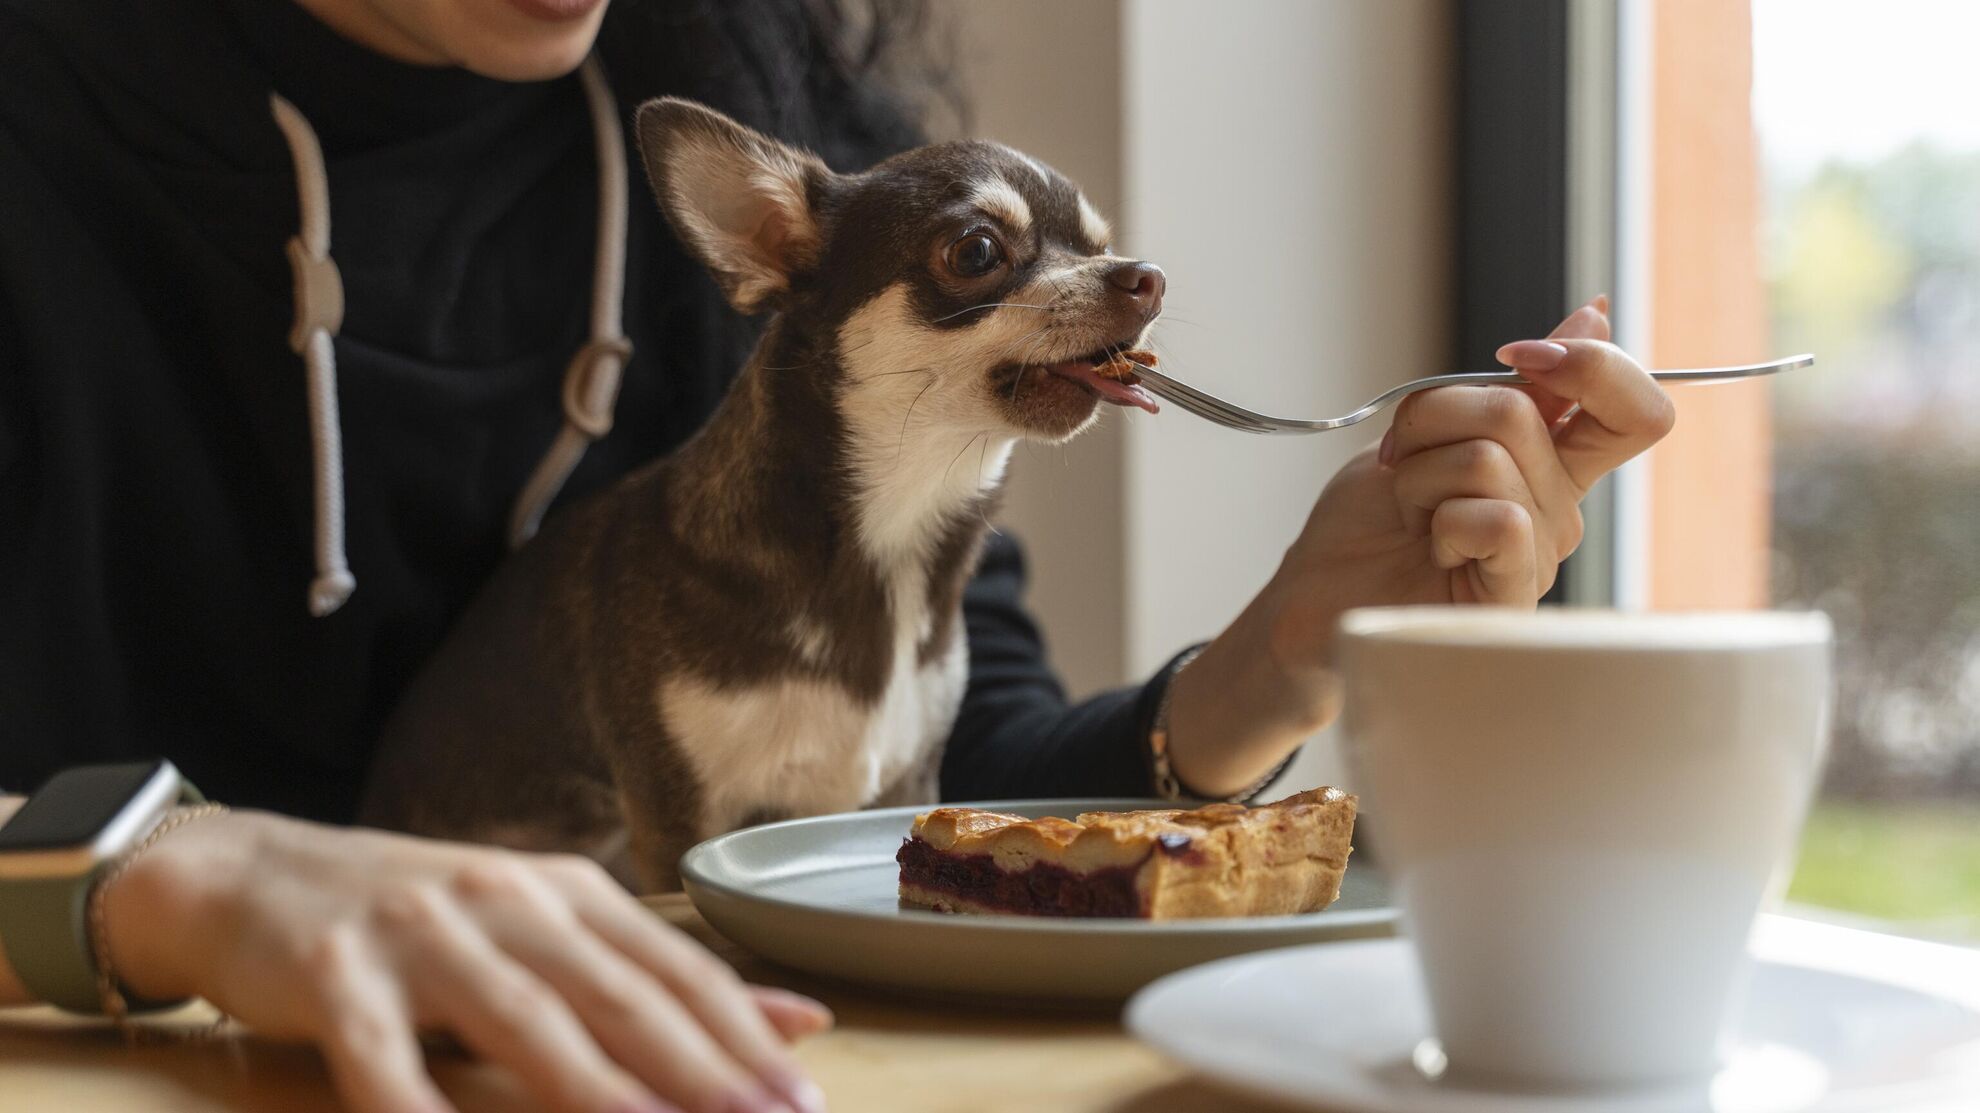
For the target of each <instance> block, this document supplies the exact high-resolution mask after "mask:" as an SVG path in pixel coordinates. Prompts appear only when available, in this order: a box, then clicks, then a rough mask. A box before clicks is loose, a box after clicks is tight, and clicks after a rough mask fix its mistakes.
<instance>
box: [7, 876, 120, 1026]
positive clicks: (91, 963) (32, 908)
mask: <svg viewBox="0 0 1980 1113" xmlns="http://www.w3.org/2000/svg"><path fill="white" fill-rule="evenodd" d="M94 877H95V874H94V873H92V874H90V875H89V876H86V877H37V878H34V879H32V880H25V881H10V882H8V883H7V885H6V886H5V888H4V889H0V945H4V946H5V947H6V948H7V964H8V965H9V966H12V967H13V968H14V974H15V976H17V977H19V978H20V980H21V984H22V985H25V986H27V988H28V992H29V993H31V994H33V995H34V996H35V998H36V999H38V1000H41V1001H45V1002H47V1003H48V1004H51V1005H55V1006H57V1007H59V1008H64V1009H67V1010H69V1011H70V1012H79V1013H95V1012H102V1011H103V1006H102V1004H101V1000H100V997H99V995H98V994H97V992H96V960H95V959H94V958H93V957H91V955H90V948H89V945H88V942H87V940H88V939H89V890H90V884H91V881H92V880H93V878H94Z"/></svg>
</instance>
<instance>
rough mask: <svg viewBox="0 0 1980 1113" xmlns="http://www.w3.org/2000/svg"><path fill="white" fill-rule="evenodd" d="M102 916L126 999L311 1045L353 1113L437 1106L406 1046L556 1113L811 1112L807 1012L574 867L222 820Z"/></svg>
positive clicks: (263, 820)
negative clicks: (168, 1003) (454, 1046)
mask: <svg viewBox="0 0 1980 1113" xmlns="http://www.w3.org/2000/svg"><path fill="white" fill-rule="evenodd" d="M102 900H103V930H104V933H105V936H104V942H105V943H106V944H107V949H108V953H109V955H110V960H111V967H112V969H113V970H114V972H115V973H116V975H117V976H118V978H119V979H120V980H121V981H122V982H123V983H124V984H126V985H127V986H129V987H130V988H131V989H132V990H133V991H134V992H136V993H137V994H139V995H141V996H144V997H149V998H154V999H162V1000H169V999H173V998H177V997H185V996H199V997H203V998H205V999H207V1000H209V1001H211V1002H213V1003H214V1004H215V1005H217V1006H219V1007H220V1008H221V1009H224V1010H225V1011H226V1012H227V1013H228V1014H230V1015H232V1016H234V1017H236V1018H238V1019H239V1020H241V1021H243V1022H245V1023H246V1024H248V1025H249V1026H251V1027H252V1028H254V1030H255V1031H256V1032H257V1033H259V1034H261V1035H264V1036H268V1037H272V1038H277V1039H292V1040H298V1041H305V1042H309V1043H313V1044H316V1045H317V1046H318V1047H320V1048H321V1049H322V1051H323V1054H324V1056H325V1058H326V1059H327V1060H328V1063H329V1067H330V1072H331V1076H332V1078H333V1080H334V1081H335V1083H336V1086H337V1089H338V1091H339V1093H340V1094H341V1095H342V1096H343V1098H344V1101H345V1103H346V1104H347V1105H348V1106H349V1107H351V1108H352V1109H355V1110H360V1111H363V1113H374V1111H376V1113H382V1111H385V1110H403V1109H431V1110H446V1109H448V1108H450V1107H449V1106H448V1105H447V1103H446V1101H445V1099H444V1098H443V1097H442V1095H441V1094H440V1092H439V1090H438V1088H437V1087H436V1086H435V1085H434V1083H433V1081H432V1079H431V1078H430V1077H428V1075H427V1073H426V1067H425V1061H424V1058H423V1056H422V1053H421V1050H420V1044H419V1039H418V1034H419V1033H420V1032H423V1031H445V1032H448V1033H451V1034H452V1035H453V1036H454V1037H455V1038H457V1039H458V1040H459V1041H460V1042H461V1043H462V1044H464V1045H466V1046H467V1047H468V1048H469V1049H471V1050H472V1051H474V1052H475V1053H477V1054H478V1055H480V1056H482V1057H483V1058H486V1059H489V1060H491V1061H493V1062H497V1063H500V1064H502V1065H503V1066H505V1067H507V1068H509V1069H510V1070H512V1071H513V1072H514V1073H515V1074H516V1075H517V1076H518V1077H519V1078H520V1080H521V1081H522V1082H523V1084H524V1085H526V1086H527V1087H528V1088H529V1089H531V1090H532V1091H533V1092H534V1093H535V1095H536V1097H537V1099H538V1100H539V1101H540V1102H541V1103H542V1104H543V1105H544V1106H545V1107H546V1108H550V1109H554V1110H558V1111H560V1113H578V1111H583V1113H604V1111H607V1110H612V1111H618V1110H646V1109H676V1108H677V1109H680V1110H685V1111H689V1113H740V1111H744V1110H747V1111H751V1113H811V1111H813V1110H819V1109H822V1108H823V1101H822V1099H821V1097H820V1095H819V1093H818V1090H817V1088H816V1086H814V1085H813V1084H812V1083H810V1082H809V1081H807V1080H806V1079H805V1077H804V1075H803V1074H802V1072H801V1071H800V1069H799V1067H798V1065H797V1062H796V1060H795V1058H794V1057H793V1056H792V1055H791V1053H790V1051H789V1050H788V1049H787V1047H786V1046H785V1044H786V1042H787V1041H788V1040H790V1039H793V1038H795V1037H797V1036H800V1035H804V1034H807V1033H810V1032H815V1031H818V1030H819V1029H821V1028H824V1027H826V1026H828V1025H829V1024H830V1022H831V1016H830V1014H829V1013H828V1012H826V1011H825V1009H824V1007H823V1006H822V1005H819V1004H818V1003H816V1002H814V1001H811V1000H809V999H807V998H803V997H799V996H797V995H796V994H792V993H787V992H784V991H781V990H770V989H763V988H759V987H751V986H746V985H744V984H743V983H742V982H741V981H740V980H738V979H737V977H736V975H735V973H734V972H733V971H732V970H730V969H729V967H728V966H727V965H725V964H724V963H722V962H721V961H720V960H718V959H716V958H715V957H714V956H712V955H710V954H709V953H708V952H707V951H705V950H703V949H702V948H701V947H700V946H699V945H697V944H696V943H695V942H694V941H693V940H691V939H689V938H688V937H687V936H685V935H683V934H681V933H680V932H678V931H676V930H674V929H673V928H671V927H668V926H667V925H666V924H664V923H662V922H661V921H660V920H659V919H657V918H656V917H654V916H653V915H652V914H651V913H650V912H648V911H647V910H646V909H644V908H642V907H641V906H640V905H639V903H638V902H637V901H635V900H634V899H633V898H632V897H630V896H629V895H627V894H626V893H625V891H624V890H622V889H620V888H619V887H618V886H617V885H616V884H615V883H614V882H612V881H611V880H610V879H609V878H608V877H607V876H606V875H605V873H604V872H603V871H602V870H600V869H599V868H598V867H597V866H596V865H594V864H592V863H591V862H589V861H586V860H584V859H577V858H563V857H548V856H542V855H526V854H517V853H511V852H508V851H502V850H495V849H491V848H487V847H473V846H465V845H457V844H452V843H442V842H434V841H430V840H425V839H414V838H408V837H404V836H399V835H390V834H385V833H383V832H376V831H363V830H350V829H340V828H332V827H323V826H319V825H316V824H311V823H303V822H300V821H297V820H291V819H285V818H282V817H279V816H275V815H269V814H265V813H256V812H234V813H229V814H226V815H222V816H217V817H213V818H207V819H200V820H197V821H194V822H191V823H188V824H185V825H184V826H181V827H178V828H175V829H174V830H172V831H171V832H170V833H169V834H167V835H165V836H164V837H163V838H161V839H159V840H158V842H157V843H156V844H155V845H153V846H152V847H151V849H150V850H148V851H146V852H145V853H143V854H141V855H140V856H138V858H137V859H136V860H135V862H134V863H133V864H132V866H131V868H130V869H129V870H127V871H126V872H124V873H123V874H121V875H120V876H118V877H117V878H116V879H115V880H114V881H112V882H111V883H110V886H109V888H108V889H107V890H105V891H104V892H103V894H102ZM8 980H10V981H11V980H12V979H11V976H9V979H8ZM15 990H16V991H17V996H16V997H15V998H13V999H15V1000H21V999H24V998H25V994H20V993H18V987H15Z"/></svg>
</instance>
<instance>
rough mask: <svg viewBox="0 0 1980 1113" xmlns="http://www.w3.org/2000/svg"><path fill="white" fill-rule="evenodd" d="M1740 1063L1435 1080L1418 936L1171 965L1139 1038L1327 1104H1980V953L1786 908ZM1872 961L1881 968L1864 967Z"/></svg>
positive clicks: (1800, 1108) (1466, 1109)
mask: <svg viewBox="0 0 1980 1113" xmlns="http://www.w3.org/2000/svg"><path fill="white" fill-rule="evenodd" d="M1753 951H1754V956H1755V959H1756V961H1755V963H1754V970H1753V976H1752V981H1751V988H1750V991H1749V992H1748V994H1747V1000H1746V1005H1745V1007H1744V1009H1743V1011H1742V1015H1741V1016H1740V1018H1739V1020H1738V1022H1737V1024H1736V1025H1735V1026H1734V1029H1733V1047H1734V1051H1733V1054H1732V1056H1731V1058H1730V1060H1729V1063H1728V1066H1727V1067H1726V1068H1725V1069H1724V1070H1723V1071H1721V1072H1720V1073H1719V1075H1718V1076H1717V1077H1716V1078H1714V1079H1713V1080H1712V1082H1711V1084H1710V1085H1709V1086H1706V1085H1703V1084H1701V1085H1698V1086H1694V1087H1690V1088H1679V1089H1660V1090H1656V1091H1643V1090H1633V1091H1628V1092H1622V1093H1601V1094H1590V1093H1588V1092H1586V1091H1580V1092H1576V1093H1574V1094H1534V1093H1508V1092H1505V1091H1500V1090H1483V1089H1467V1088H1463V1087H1462V1086H1459V1085H1456V1084H1454V1083H1453V1082H1452V1081H1449V1080H1447V1081H1444V1082H1435V1081H1432V1080H1431V1079H1430V1078H1429V1077H1428V1076H1426V1074H1425V1073H1424V1072H1423V1071H1422V1070H1420V1069H1418V1067H1417V1066H1416V1062H1417V1061H1418V1060H1422V1061H1425V1063H1426V1065H1430V1064H1431V1063H1432V1062H1433V1061H1434V1058H1435V1055H1436V1052H1435V1044H1434V1042H1426V1041H1427V1037H1428V1036H1429V1034H1430V1025H1429V1020H1428V1011H1427V1009H1426V1007H1425V1006H1424V1003H1423V996H1422V988H1421V983H1420V980H1419V975H1418V973H1417V964H1416V956H1415V953H1414V951H1413V950H1412V949H1411V946H1410V944H1409V942H1408V941H1407V940H1405V939H1380V940H1368V941H1362V942H1353V943H1334V944H1328V945H1325V946H1305V947H1292V948H1287V949H1284V950H1278V951H1266V952H1262V953H1259V954H1252V955H1244V956H1241V957H1238V958H1232V959H1225V960H1223V961H1220V962H1213V963H1210V964H1209V965H1207V966H1199V967H1196V968H1195V969H1191V970H1185V971H1182V972H1181V973H1178V974H1172V975H1170V976H1168V977H1166V978H1163V979H1162V980H1160V981H1158V982H1156V983H1154V984H1153V985H1150V986H1149V987H1148V988H1146V989H1144V990H1142V991H1141V993H1140V994H1138V995H1136V997H1135V998H1134V1000H1133V1001H1132V1002H1130V1003H1129V1005H1128V1012H1127V1025H1128V1027H1129V1029H1130V1030H1132V1031H1133V1032H1134V1034H1135V1035H1136V1036H1139V1037H1140V1038H1141V1039H1142V1040H1144V1041H1146V1042H1147V1043H1149V1044H1152V1045H1153V1046H1154V1047H1156V1048H1157V1049H1159V1050H1161V1051H1163V1052H1165V1053H1166V1054H1168V1055H1169V1056H1171V1057H1172V1058H1174V1059H1176V1060H1178V1061H1179V1062H1181V1063H1182V1064H1184V1065H1185V1066H1188V1067H1190V1068H1192V1069H1194V1070H1196V1071H1199V1072H1201V1073H1202V1074H1204V1075H1206V1076H1209V1077H1210V1078H1213V1079H1216V1080H1217V1081H1219V1082H1222V1083H1225V1084H1227V1085H1229V1086H1232V1087H1234V1088H1236V1089H1240V1090H1244V1091H1246V1092H1249V1093H1252V1094H1255V1095H1258V1096H1261V1097H1265V1098H1270V1099H1273V1100H1276V1101H1281V1102H1286V1103H1288V1104H1290V1105H1292V1106H1294V1107H1297V1108H1305V1109H1315V1110H1328V1111H1330V1113H1790V1111H1792V1113H1817V1111H1819V1113H1841V1111H1849V1113H1872V1111H1874V1113H1901V1111H1917V1113H1924V1111H1928V1110H1929V1111H1931V1113H1954V1111H1975V1110H1980V951H1967V950H1964V949H1961V948H1954V947H1946V946H1940V945H1936V944H1930V943H1918V942H1914V941H1911V940H1899V939H1893V938H1891V937H1888V936H1881V935H1875V934H1872V933H1869V932H1860V931H1853V930H1850V929H1846V928H1836V927H1830V926H1827V925H1820V924H1811V923H1808V922H1806V921H1797V920H1788V919H1784V918H1781V917H1763V919H1762V923H1761V925H1760V928H1759V930H1758V931H1757V932H1756V934H1755V938H1754V947H1753ZM1869 967H1875V969H1868V968H1869Z"/></svg>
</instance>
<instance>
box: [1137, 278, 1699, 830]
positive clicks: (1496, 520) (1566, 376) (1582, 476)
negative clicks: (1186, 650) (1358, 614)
mask: <svg viewBox="0 0 1980 1113" xmlns="http://www.w3.org/2000/svg"><path fill="white" fill-rule="evenodd" d="M1607 314H1608V302H1607V300H1606V299H1605V298H1597V299H1596V300H1595V301H1593V302H1591V303H1589V304H1588V305H1585V306H1583V307H1581V308H1580V309H1578V310H1576V311H1575V312H1574V314H1573V315H1571V316H1570V317H1568V319H1567V320H1565V321H1563V322H1562V323H1561V325H1560V327H1558V328H1556V329H1555V330H1554V332H1553V333H1552V334H1551V336H1550V337H1549V339H1548V340H1545V341H1540V340H1526V341H1520V342H1518V343H1514V344H1508V345H1506V346H1505V347H1503V348H1501V349H1500V350H1499V359H1500V360H1501V361H1502V362H1505V363H1507V364H1509V365H1511V366H1513V367H1516V368H1518V369H1519V371H1520V373H1521V374H1523V375H1524V376H1526V378H1527V379H1529V380H1530V381H1532V382H1533V383H1534V384H1536V385H1534V386H1531V387H1512V386H1475V387H1467V386H1455V387H1444V388H1441V389H1438V390H1428V391H1424V392H1422V393H1419V394H1414V395H1411V396H1410V397H1408V398H1406V399H1404V400H1403V402H1402V404H1401V405H1400V406H1399V407H1398V408H1397V410H1396V415H1395V421H1394V423H1393V424H1392V425H1391V427H1390V430H1389V434H1388V436H1386V437H1385V438H1384V439H1383V441H1382V443H1381V445H1380V446H1378V447H1377V448H1376V449H1373V450H1370V451H1368V452H1364V453H1362V454H1361V455H1359V456H1357V457H1355V458H1354V459H1353V460H1351V461H1349V463H1348V464H1347V466H1345V467H1343V468H1342V469H1341V471H1340V472H1339V473H1338V474H1337V475H1335V476H1334V479H1333V481H1332V482H1330V483H1329V484H1328V485H1327V488H1326V490H1324V491H1323V492H1321V495H1320V499H1319V501H1318V503H1316V504H1315V506H1314V508H1313V512H1312V514H1311V515H1310V516H1309V517H1308V519H1307V522H1306V527H1305V529H1304V530H1302V531H1301V533H1300V535H1299V537H1298V538H1297V539H1296V540H1295V541H1294V542H1293V544H1292V547H1291V548H1290V549H1289V550H1287V552H1286V556H1285V559H1284V561H1283V562H1282V563H1281V564H1280V566H1279V570H1278V571H1277V573H1275V574H1274V575H1273V577H1272V580H1271V581H1270V582H1269V583H1268V584H1267V585H1266V586H1265V589H1264V590H1263V591H1261V592H1260V593H1259V595H1258V597H1257V598H1256V599H1254V600H1253V601H1252V603H1251V604H1250V606H1248V607H1247V608H1246V609H1245V611H1244V613H1243V614H1241V615H1240V616H1239V617H1238V619H1237V620H1236V621H1235V622H1233V623H1232V624H1231V627H1230V628H1229V629H1228V630H1226V631H1224V633H1223V634H1221V635H1219V636H1218V638H1217V639H1216V641H1214V642H1212V643H1211V644H1210V645H1209V646H1208V647H1206V648H1205V650H1204V652H1203V654H1202V655H1201V656H1200V657H1198V658H1197V659H1196V661H1195V662H1194V663H1192V664H1191V665H1190V667H1189V668H1187V669H1184V670H1183V671H1182V672H1181V673H1180V674H1178V675H1177V677H1176V680H1175V689H1174V692H1173V694H1172V695H1171V697H1170V712H1169V715H1170V739H1171V741H1170V745H1171V747H1172V749H1171V753H1172V760H1173V761H1174V763H1175V771H1176V773H1177V775H1178V776H1179V777H1180V778H1181V779H1182V781H1183V783H1185V784H1187V785H1189V786H1190V787H1192V788H1195V789H1197V790H1198V791H1201V792H1207V793H1214V794H1225V793H1230V792H1236V791H1239V790H1241V789H1243V788H1244V786H1245V785H1247V784H1249V783H1251V782H1252V781H1254V780H1256V779H1257V778H1258V777H1260V776H1262V775H1263V774H1265V773H1266V772H1268V771H1269V770H1270V769H1271V768H1272V766H1273V765H1274V764H1275V763H1277V762H1278V761H1279V760H1281V759H1282V758H1283V757H1284V756H1285V755H1286V754H1287V753H1289V752H1290V751H1291V750H1292V748H1293V747H1294V746H1296V745H1297V744H1298V743H1299V742H1300V741H1301V740H1302V739H1304V738H1305V737H1307V736H1308V735H1310V734H1312V733H1313V732H1314V731H1316V730H1318V729H1320V728H1321V727H1323V726H1325V725H1326V724H1327V723H1328V722H1330V721H1331V720H1332V719H1333V717H1334V716H1335V715H1336V714H1337V713H1338V711H1339V705H1340V693H1341V686H1340V682H1339V678H1338V677H1337V676H1336V675H1335V674H1334V672H1333V650H1334V628H1335V625H1336V623H1337V622H1338V621H1339V619H1340V615H1341V612H1343V611H1346V610H1348V609H1350V608H1352V607H1361V606H1374V605H1381V604H1404V603H1492V604H1499V605H1503V606H1513V607H1531V606H1533V605H1534V604H1535V603H1536V602H1538V600H1539V598H1540V596H1542V595H1543V594H1545V593H1546V591H1547V589H1548V588H1550V587H1552V586H1553V583H1554V577H1555V575H1556V574H1557V573H1558V572H1559V570H1560V563H1561V561H1562V560H1564V559H1566V557H1567V555H1568V554H1569V553H1571V552H1573V551H1574V549H1575V546H1577V545H1579V544H1580V543H1581V530H1582V523H1581V505H1580V504H1581V500H1582V498H1583V496H1585V495H1586V494H1587V493H1588V489H1589V487H1590V486H1591V485H1593V484H1594V482H1595V481H1596V480H1597V479H1599V478H1601V477H1602V476H1603V475H1605V474H1607V473H1608V472H1610V471H1612V470H1614V469H1615V468H1617V467H1618V466H1620V465H1621V464H1622V463H1623V462H1624V461H1626V460H1628V459H1629V458H1631V457H1632V456H1635V455H1637V454H1638V453H1640V452H1642V451H1644V450H1645V449H1647V448H1649V447H1650V446H1651V445H1653V444H1655V443H1656V442H1657V441H1658V440H1659V439H1661V438H1662V437H1663V436H1664V434H1665V433H1667V432H1669V431H1670V428H1671V424H1672V422H1673V421H1674V420H1675V411H1674V409H1673V408H1672V405H1671V401H1670V398H1669V397H1668V396H1667V395H1666V394H1665V393H1664V392H1663V389H1662V388H1660V387H1659V386H1658V385H1657V383H1656V382H1655V380H1653V379H1651V378H1650V376H1649V375H1648V374H1647V373H1646V372H1645V371H1644V370H1643V369H1642V368H1641V367H1638V366H1637V364H1636V362H1635V361H1634V360H1632V359H1630V358H1629V356H1628V355H1626V354H1625V353H1623V352H1622V351H1621V350H1620V349H1618V348H1616V347H1615V346H1614V345H1612V344H1610V343H1608V337H1609V320H1608V315H1607Z"/></svg>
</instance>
